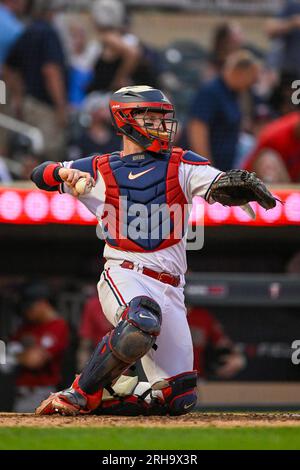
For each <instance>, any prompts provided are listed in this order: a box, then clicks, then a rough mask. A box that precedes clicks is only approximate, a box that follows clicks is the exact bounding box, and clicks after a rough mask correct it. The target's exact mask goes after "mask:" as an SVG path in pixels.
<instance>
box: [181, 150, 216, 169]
mask: <svg viewBox="0 0 300 470" xmlns="http://www.w3.org/2000/svg"><path fill="white" fill-rule="evenodd" d="M187 152H188V150H186V151H185V152H184V153H183V154H182V157H181V161H182V163H188V164H189V165H197V166H198V165H211V163H210V161H209V160H207V162H194V161H192V160H186V159H185V158H184V156H185V154H186V153H187Z"/></svg>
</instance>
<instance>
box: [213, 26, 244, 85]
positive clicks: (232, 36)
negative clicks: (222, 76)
mask: <svg viewBox="0 0 300 470" xmlns="http://www.w3.org/2000/svg"><path fill="white" fill-rule="evenodd" d="M244 46H245V38H244V34H243V31H242V28H241V26H240V25H239V23H237V22H227V21H226V22H224V23H220V24H219V25H218V26H217V27H216V28H215V30H214V32H213V37H212V48H211V52H210V56H209V59H210V60H209V64H210V70H209V72H210V75H214V74H219V73H220V72H221V71H222V69H223V67H224V64H225V61H226V59H227V57H228V56H229V55H230V54H232V53H233V52H236V51H238V50H239V49H242V48H244ZM208 76H209V75H208ZM211 78H212V76H211Z"/></svg>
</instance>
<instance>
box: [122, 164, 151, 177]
mask: <svg viewBox="0 0 300 470" xmlns="http://www.w3.org/2000/svg"><path fill="white" fill-rule="evenodd" d="M154 168H155V166H153V167H152V168H149V170H145V171H142V172H141V173H136V174H135V175H133V174H132V172H130V173H129V175H128V179H130V180H135V179H137V178H140V177H141V176H143V175H145V174H146V173H149V171H152V170H154Z"/></svg>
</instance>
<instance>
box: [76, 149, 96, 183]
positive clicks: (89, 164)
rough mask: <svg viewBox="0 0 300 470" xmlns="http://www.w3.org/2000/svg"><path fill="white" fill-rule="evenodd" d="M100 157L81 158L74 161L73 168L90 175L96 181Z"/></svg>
mask: <svg viewBox="0 0 300 470" xmlns="http://www.w3.org/2000/svg"><path fill="white" fill-rule="evenodd" d="M97 157H98V155H90V156H89V157H86V158H79V159H78V160H74V161H73V162H72V164H71V168H74V169H75V170H80V171H85V172H86V173H89V174H90V175H91V176H92V177H93V178H94V179H96V173H97V172H96V159H97Z"/></svg>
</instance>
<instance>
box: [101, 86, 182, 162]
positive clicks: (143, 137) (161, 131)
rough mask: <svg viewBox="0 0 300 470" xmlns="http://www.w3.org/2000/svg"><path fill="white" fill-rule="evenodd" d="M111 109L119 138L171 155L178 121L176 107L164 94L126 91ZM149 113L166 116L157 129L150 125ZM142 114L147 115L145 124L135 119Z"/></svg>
mask: <svg viewBox="0 0 300 470" xmlns="http://www.w3.org/2000/svg"><path fill="white" fill-rule="evenodd" d="M109 107H110V111H111V115H112V120H113V124H114V126H115V128H116V130H117V132H118V134H124V135H126V136H127V137H128V138H129V139H131V140H133V141H134V142H136V143H137V144H139V145H141V146H142V147H143V148H144V149H147V150H150V151H152V152H157V153H159V152H168V151H170V149H171V147H172V144H173V141H174V138H175V135H176V131H177V120H176V119H174V116H175V109H174V106H173V104H172V103H171V102H170V101H169V100H168V98H167V97H166V96H165V95H164V94H163V93H162V92H161V91H160V90H156V89H155V88H152V87H150V86H146V85H143V86H142V85H141V86H128V87H124V88H121V89H120V90H118V91H116V92H115V93H113V95H112V97H111V100H110V104H109ZM148 111H154V112H160V113H162V117H161V119H160V124H159V125H158V126H156V127H153V126H152V125H151V123H149V122H147V113H148ZM140 113H144V115H143V116H141V118H142V120H143V123H142V124H141V123H140V122H138V121H137V119H135V115H136V114H140ZM139 121H140V117H139Z"/></svg>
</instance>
